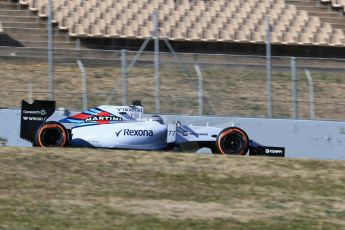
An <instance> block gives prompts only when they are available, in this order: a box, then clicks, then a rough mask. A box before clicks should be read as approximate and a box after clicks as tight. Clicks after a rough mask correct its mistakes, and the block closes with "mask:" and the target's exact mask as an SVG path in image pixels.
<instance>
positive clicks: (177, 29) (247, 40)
mask: <svg viewBox="0 0 345 230" xmlns="http://www.w3.org/2000/svg"><path fill="white" fill-rule="evenodd" d="M47 2H48V0H19V1H8V0H7V1H6V0H1V1H0V3H1V4H2V9H4V7H3V6H4V4H6V6H7V7H11V5H12V7H13V6H14V5H15V4H17V6H16V10H12V11H11V13H12V14H11V15H12V17H11V18H9V17H8V16H9V15H8V13H7V14H5V15H7V17H5V18H4V16H5V15H4V12H3V11H4V10H1V12H0V20H2V19H3V18H4V19H5V21H4V30H5V32H7V31H9V33H10V32H13V31H16V30H14V28H13V27H15V26H14V25H13V23H12V24H11V23H10V21H9V20H11V21H13V19H12V18H13V17H17V18H18V17H19V18H20V17H21V18H22V19H23V20H28V19H29V18H30V20H31V21H32V20H33V19H32V18H34V17H35V16H36V17H37V18H36V22H37V21H44V20H46V18H47V14H48V5H47V4H48V3H47ZM53 2H54V6H53V10H54V18H53V22H54V24H55V25H56V28H57V29H58V31H60V37H57V38H56V42H58V43H59V44H58V47H61V48H65V47H66V48H71V47H73V46H74V45H73V44H72V43H71V42H70V41H69V40H68V39H66V38H69V37H72V38H78V39H81V40H82V43H83V44H84V45H85V46H88V47H90V46H97V48H100V47H101V46H102V45H103V46H105V48H111V46H110V45H109V44H114V41H116V42H115V43H117V44H118V46H119V45H120V46H121V45H124V46H136V47H137V46H138V45H139V44H140V42H141V41H142V40H143V39H145V38H147V37H149V36H150V34H151V31H152V30H153V22H152V14H153V13H154V12H155V11H159V22H160V36H161V37H162V38H167V39H169V40H170V41H172V42H175V43H174V44H175V47H177V49H179V50H185V49H188V47H189V46H190V44H195V45H192V46H193V48H192V51H199V50H198V49H197V48H195V46H197V47H199V48H200V49H203V48H205V47H206V48H207V50H212V48H214V49H215V50H219V49H217V48H219V47H222V48H223V50H224V52H227V49H231V47H237V48H238V47H241V48H243V46H238V44H244V45H245V47H250V48H249V49H251V48H253V49H257V47H261V46H262V45H263V44H264V43H265V20H266V16H269V17H270V21H271V28H272V43H273V44H275V45H277V46H280V47H289V48H283V50H284V49H285V50H286V49H288V50H291V47H300V46H306V47H307V49H314V48H315V47H316V48H321V49H323V50H324V51H326V50H327V48H329V49H331V51H334V50H335V49H332V47H336V48H341V50H342V48H344V47H345V32H344V29H345V27H344V25H345V23H344V22H345V17H344V15H343V12H344V9H345V8H344V5H345V4H344V1H343V0H332V1H331V0H319V1H315V0H314V1H313V0H309V1H297V0H253V1H242V0H218V1H206V0H193V1H191V0H177V1H176V0H145V1H138V0H74V1H70V0H55V1H53ZM327 5H330V7H327ZM330 9H331V10H330ZM339 9H341V10H340V11H341V14H340V13H339ZM19 12H21V13H19ZM16 14H17V15H16ZM29 15H31V16H30V17H29ZM9 25H10V26H9ZM22 25H23V26H24V28H22V29H26V31H28V28H30V29H33V28H36V27H37V23H36V25H34V23H29V21H26V23H25V24H23V22H22ZM41 27H43V26H42V25H41ZM40 29H41V30H40ZM42 29H43V30H44V28H36V31H37V34H38V35H39V34H40V33H42ZM34 32H35V31H33V33H34ZM63 32H65V33H67V34H68V36H65V37H64V36H61V34H64V33H63ZM42 36H43V35H42ZM57 36H59V35H57ZM19 37H20V36H19ZM22 37H23V36H22ZM22 37H21V38H19V39H18V40H20V41H23V42H21V44H23V45H24V46H30V45H31V46H34V45H35V44H37V39H36V41H35V42H30V41H24V40H25V39H24V40H23V39H22ZM13 38H14V39H16V36H13ZM95 39H96V40H95ZM123 41H125V42H123ZM90 44H91V45H90ZM260 45H261V46H260ZM286 45H288V46H286ZM124 48H126V47H124ZM247 49H248V48H247ZM337 50H339V49H337ZM200 51H203V50H200ZM323 53H325V54H327V53H329V52H323ZM339 53H344V52H342V51H341V52H339Z"/></svg>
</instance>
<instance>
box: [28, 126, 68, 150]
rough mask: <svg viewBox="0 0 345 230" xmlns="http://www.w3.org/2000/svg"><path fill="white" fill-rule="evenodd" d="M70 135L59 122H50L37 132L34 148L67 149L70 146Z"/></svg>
mask: <svg viewBox="0 0 345 230" xmlns="http://www.w3.org/2000/svg"><path fill="white" fill-rule="evenodd" d="M68 140H69V135H68V132H67V130H66V128H65V127H64V126H63V125H62V124H61V123H59V122H56V121H48V122H46V123H43V124H42V125H41V126H40V127H39V128H38V129H37V131H36V134H35V139H34V146H37V147H65V146H67V145H68V142H69V141H68Z"/></svg>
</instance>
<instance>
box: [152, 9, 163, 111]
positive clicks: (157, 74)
mask: <svg viewBox="0 0 345 230" xmlns="http://www.w3.org/2000/svg"><path fill="white" fill-rule="evenodd" d="M158 20H159V13H158V11H156V12H155V13H154V14H153V23H154V36H153V40H154V47H155V51H154V65H155V110H156V113H158V114H159V113H160V87H161V86H160V81H161V79H160V53H159V22H158Z"/></svg>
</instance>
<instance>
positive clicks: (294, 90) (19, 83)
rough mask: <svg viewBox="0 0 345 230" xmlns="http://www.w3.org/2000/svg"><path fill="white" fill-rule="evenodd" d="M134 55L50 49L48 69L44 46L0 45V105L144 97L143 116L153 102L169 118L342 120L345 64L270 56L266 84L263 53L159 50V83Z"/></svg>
mask: <svg viewBox="0 0 345 230" xmlns="http://www.w3.org/2000/svg"><path fill="white" fill-rule="evenodd" d="M136 55H137V52H133V51H125V50H122V51H107V50H92V49H79V50H77V49H55V50H54V53H53V57H54V63H53V69H51V68H49V63H48V59H47V50H46V49H41V48H37V49H35V48H21V47H18V48H13V47H0V69H1V77H0V78H1V84H0V97H1V100H0V107H2V108H5V107H19V106H20V102H21V100H22V99H25V100H33V99H49V98H50V96H51V94H53V95H54V98H55V100H56V101H57V105H58V107H64V108H67V109H77V110H81V109H83V108H85V107H94V106H98V105H100V104H114V105H122V104H130V103H131V101H132V100H141V101H142V104H143V105H144V106H145V111H146V112H147V113H155V112H157V102H158V103H159V112H160V113H169V114H190V115H198V114H203V115H220V116H222V115H226V116H247V117H267V116H268V108H269V107H271V109H272V117H273V118H298V119H332V120H333V119H334V120H344V117H345V106H344V104H345V101H344V99H345V94H344V92H345V60H341V59H312V58H291V57H272V69H271V71H272V81H271V82H267V66H266V57H264V56H240V55H211V54H199V53H198V54H193V53H178V54H172V53H160V54H159V77H160V78H159V81H158V82H157V78H156V75H157V72H156V70H155V68H156V67H157V65H156V64H155V62H154V57H155V54H154V53H153V52H142V53H141V55H140V57H139V58H138V59H137V60H136V61H135V63H132V61H133V60H134V59H135V56H136ZM131 63H132V65H131ZM49 71H52V72H53V76H54V89H53V90H51V88H50V80H49V78H48V75H49ZM157 83H158V84H157ZM268 84H271V86H272V99H271V100H269V99H268V87H267V86H268ZM157 97H158V99H157Z"/></svg>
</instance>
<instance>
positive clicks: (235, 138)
mask: <svg viewBox="0 0 345 230" xmlns="http://www.w3.org/2000/svg"><path fill="white" fill-rule="evenodd" d="M216 145H217V146H216V147H217V152H218V153H220V154H223V155H246V154H247V152H248V149H249V138H248V135H247V134H246V133H245V132H244V131H243V130H242V129H240V128H236V127H230V128H226V129H224V130H222V131H221V132H220V133H219V135H218V137H217V140H216Z"/></svg>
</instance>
